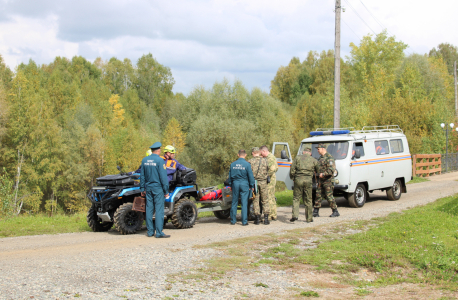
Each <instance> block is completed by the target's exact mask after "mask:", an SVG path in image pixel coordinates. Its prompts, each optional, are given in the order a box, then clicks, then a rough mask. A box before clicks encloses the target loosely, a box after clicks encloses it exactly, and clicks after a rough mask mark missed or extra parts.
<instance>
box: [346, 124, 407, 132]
mask: <svg viewBox="0 0 458 300" xmlns="http://www.w3.org/2000/svg"><path fill="white" fill-rule="evenodd" d="M379 132H380V133H382V132H391V133H404V132H403V131H402V129H401V127H399V125H382V126H364V127H363V129H361V130H356V131H352V132H351V133H353V134H355V133H356V134H358V133H379Z"/></svg>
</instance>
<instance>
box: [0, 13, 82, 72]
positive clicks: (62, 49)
mask: <svg viewBox="0 0 458 300" xmlns="http://www.w3.org/2000/svg"><path fill="white" fill-rule="evenodd" d="M57 30H58V24H57V17H56V16H48V17H47V18H45V19H30V18H24V17H20V16H10V21H8V22H4V23H0V54H2V56H3V58H4V59H5V62H6V64H7V65H8V66H9V67H10V68H12V69H14V68H15V67H16V66H17V65H18V64H20V63H22V62H24V63H27V62H28V60H29V59H33V60H34V61H35V62H37V63H50V62H52V61H53V60H54V58H55V57H56V56H64V57H72V56H74V55H77V53H78V44H77V43H71V42H65V41H61V40H59V39H57V38H56V34H57Z"/></svg>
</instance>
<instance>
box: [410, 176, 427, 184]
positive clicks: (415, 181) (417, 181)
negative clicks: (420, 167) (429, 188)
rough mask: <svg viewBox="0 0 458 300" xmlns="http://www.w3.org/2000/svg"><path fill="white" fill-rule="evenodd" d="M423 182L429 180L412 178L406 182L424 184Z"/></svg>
mask: <svg viewBox="0 0 458 300" xmlns="http://www.w3.org/2000/svg"><path fill="white" fill-rule="evenodd" d="M425 181H429V179H427V178H425V177H417V176H414V177H413V178H412V180H411V181H409V182H407V184H411V183H420V182H425Z"/></svg>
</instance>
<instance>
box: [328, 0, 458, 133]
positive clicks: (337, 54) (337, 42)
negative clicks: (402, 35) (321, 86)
mask: <svg viewBox="0 0 458 300" xmlns="http://www.w3.org/2000/svg"><path fill="white" fill-rule="evenodd" d="M340 1H341V0H336V37H335V38H336V39H335V51H334V128H340V12H341V10H342V6H341V4H340ZM455 69H456V68H455ZM455 78H456V76H455ZM455 88H456V85H455Z"/></svg>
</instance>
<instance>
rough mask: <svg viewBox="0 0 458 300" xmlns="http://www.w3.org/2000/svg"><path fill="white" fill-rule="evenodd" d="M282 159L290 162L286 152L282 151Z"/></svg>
mask: <svg viewBox="0 0 458 300" xmlns="http://www.w3.org/2000/svg"><path fill="white" fill-rule="evenodd" d="M280 157H281V159H287V160H288V161H289V160H290V159H289V157H288V155H286V150H281V152H280Z"/></svg>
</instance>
